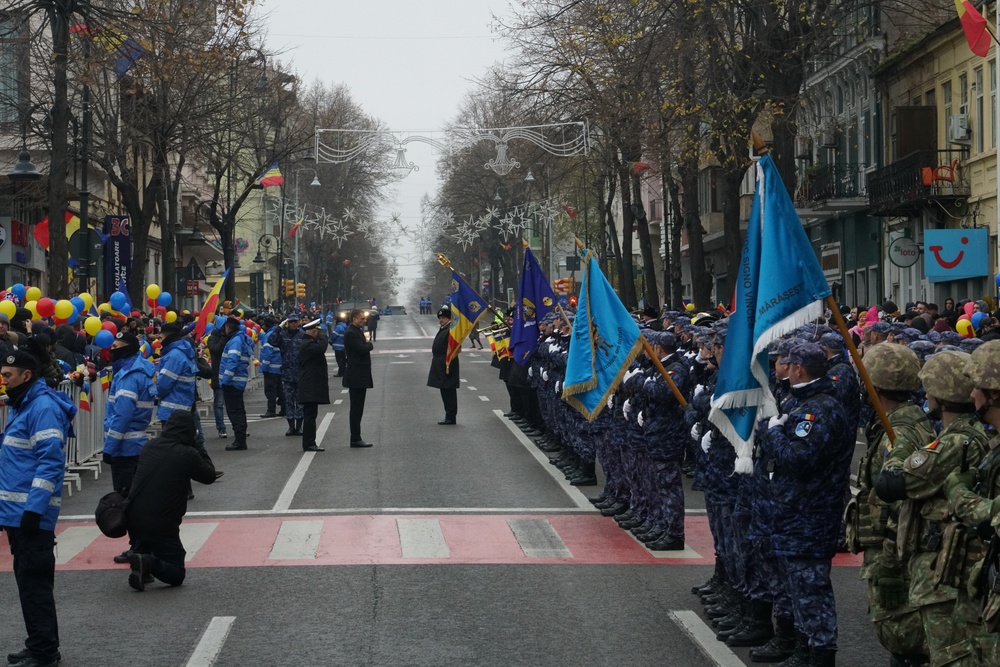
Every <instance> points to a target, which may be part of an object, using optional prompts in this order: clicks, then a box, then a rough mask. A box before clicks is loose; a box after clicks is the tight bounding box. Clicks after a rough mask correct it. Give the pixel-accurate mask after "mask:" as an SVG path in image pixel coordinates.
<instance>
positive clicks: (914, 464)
mask: <svg viewBox="0 0 1000 667" xmlns="http://www.w3.org/2000/svg"><path fill="white" fill-rule="evenodd" d="M928 459H930V457H929V456H928V455H927V454H924V453H923V452H922V451H916V452H913V453H912V454H910V461H909V463H910V468H911V469H915V468H919V467H920V466H922V465H924V464H925V463H927V461H928Z"/></svg>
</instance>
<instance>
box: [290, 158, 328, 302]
mask: <svg viewBox="0 0 1000 667" xmlns="http://www.w3.org/2000/svg"><path fill="white" fill-rule="evenodd" d="M310 157H311V156H310V155H306V157H305V158H304V160H305V161H307V162H308V161H310V160H309V158H310ZM313 161H315V159H313ZM303 171H311V172H312V174H313V179H312V182H311V183H310V184H309V187H311V188H318V187H320V186H321V185H323V184H322V183H320V182H319V174H318V173H317V172H316V170H315V169H314V168H313V167H301V168H299V169H296V170H295V213H296V215H298V213H299V174H301V173H302V172H303ZM303 217H305V216H304V215H303ZM296 222H298V221H296ZM301 233H302V230H301V229H299V230H298V231H297V232H296V233H295V269H294V278H295V284H296V285H298V284H299V234H301Z"/></svg>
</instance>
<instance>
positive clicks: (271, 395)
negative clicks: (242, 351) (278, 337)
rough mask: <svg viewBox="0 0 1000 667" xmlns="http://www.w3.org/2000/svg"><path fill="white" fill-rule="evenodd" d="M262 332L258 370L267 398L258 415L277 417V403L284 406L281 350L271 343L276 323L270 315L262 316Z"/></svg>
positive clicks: (264, 417)
mask: <svg viewBox="0 0 1000 667" xmlns="http://www.w3.org/2000/svg"><path fill="white" fill-rule="evenodd" d="M264 329H265V331H264V333H263V334H261V335H260V337H259V338H258V342H259V343H260V372H261V373H263V374H264V397H265V398H266V399H267V410H265V411H264V414H262V415H261V416H260V417H261V419H269V418H271V417H277V416H278V412H277V407H278V403H279V402H280V403H281V404H282V407H284V403H285V402H284V400H282V401H278V398H279V397H280V396H281V350H279V349H278V348H276V347H275V346H274V345H272V344H271V341H270V338H271V334H273V333H274V332H275V331H277V325H276V324H275V322H274V320H273V319H271V318H270V317H265V318H264Z"/></svg>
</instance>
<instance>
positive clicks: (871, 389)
mask: <svg viewBox="0 0 1000 667" xmlns="http://www.w3.org/2000/svg"><path fill="white" fill-rule="evenodd" d="M826 304H827V306H829V307H830V312H832V313H833V321H834V322H836V323H837V329H839V330H840V335H841V336H843V337H844V342H845V343H846V344H847V349H848V350H850V352H851V358H852V359H853V360H854V365H855V366H856V367H857V369H858V375H860V376H861V381H862V382H864V383H865V389H866V390H867V391H868V398H869V399H871V402H872V406H873V407H874V408H875V412H876V413H878V418H879V421H881V422H882V428H883V429H885V434H886V435H887V436H889V442H891V443H895V442H896V432H895V431H894V430H893V429H892V424H890V423H889V415H887V414H886V412H885V408H884V407H883V406H882V401H881V400H880V399H879V397H878V394H877V393H876V391H875V385H874V384H872V379H871V377H869V375H868V369H866V368H865V365H864V363H862V361H861V354H859V353H858V348H857V346H856V345H855V344H854V339H853V338H852V337H851V333H850V332H849V331H848V330H847V323H846V322H844V317H843V315H841V314H840V306H838V305H837V301H836V300H835V299H834V298H833V295H832V294H831V295H830V296H828V297H826Z"/></svg>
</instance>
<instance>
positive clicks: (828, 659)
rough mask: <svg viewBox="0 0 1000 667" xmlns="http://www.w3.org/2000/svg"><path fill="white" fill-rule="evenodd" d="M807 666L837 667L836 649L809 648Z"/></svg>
mask: <svg viewBox="0 0 1000 667" xmlns="http://www.w3.org/2000/svg"><path fill="white" fill-rule="evenodd" d="M809 667H837V649H831V648H813V649H810V650H809Z"/></svg>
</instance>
